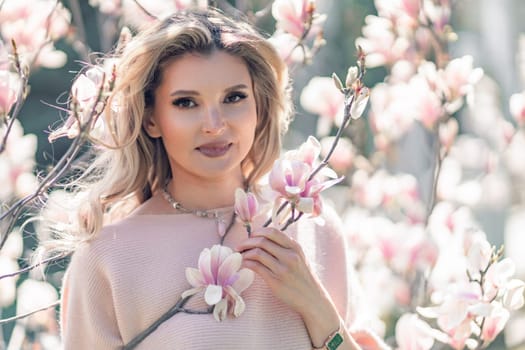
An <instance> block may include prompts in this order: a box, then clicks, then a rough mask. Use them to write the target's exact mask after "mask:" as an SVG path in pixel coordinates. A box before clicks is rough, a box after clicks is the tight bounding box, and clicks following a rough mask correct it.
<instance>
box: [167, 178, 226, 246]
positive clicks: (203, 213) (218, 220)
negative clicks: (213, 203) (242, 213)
mask: <svg viewBox="0 0 525 350" xmlns="http://www.w3.org/2000/svg"><path fill="white" fill-rule="evenodd" d="M162 195H163V196H164V198H165V199H166V200H167V201H168V203H169V204H170V205H171V206H172V207H173V208H174V209H175V210H178V211H179V212H181V213H185V214H193V215H195V216H198V217H200V218H207V219H214V220H215V224H216V226H217V234H218V235H219V236H220V237H224V235H225V234H226V232H227V231H228V230H229V229H230V228H231V225H232V224H233V220H234V218H232V221H231V222H230V224H229V225H228V224H227V222H226V220H225V218H224V215H223V213H221V212H220V211H218V210H216V209H214V210H191V209H187V208H185V207H184V206H183V205H182V204H180V202H177V201H176V200H175V198H173V196H172V195H171V193H170V192H169V191H168V185H167V184H166V186H164V188H163V189H162Z"/></svg>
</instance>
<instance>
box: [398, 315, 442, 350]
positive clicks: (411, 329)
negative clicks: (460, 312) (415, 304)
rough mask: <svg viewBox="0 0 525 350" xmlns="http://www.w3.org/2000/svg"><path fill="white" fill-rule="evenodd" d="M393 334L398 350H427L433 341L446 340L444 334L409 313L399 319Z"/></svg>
mask: <svg viewBox="0 0 525 350" xmlns="http://www.w3.org/2000/svg"><path fill="white" fill-rule="evenodd" d="M395 334H396V342H397V346H398V348H397V349H398V350H429V349H431V348H432V346H433V345H434V339H446V335H445V334H443V333H442V332H440V331H438V330H435V329H433V328H432V327H430V326H429V325H428V324H427V323H426V322H425V321H423V320H421V319H420V318H419V317H418V316H417V315H416V314H411V313H407V314H404V315H403V316H401V317H400V318H399V320H398V321H397V323H396V332H395Z"/></svg>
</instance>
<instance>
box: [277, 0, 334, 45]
mask: <svg viewBox="0 0 525 350" xmlns="http://www.w3.org/2000/svg"><path fill="white" fill-rule="evenodd" d="M272 16H273V17H274V18H275V20H276V21H277V24H276V26H277V28H278V29H280V30H283V31H285V32H287V33H290V34H292V35H293V36H294V37H296V38H297V39H299V38H302V37H303V35H304V34H305V33H306V31H307V30H309V33H308V34H309V35H311V36H314V35H316V34H317V33H319V32H320V31H321V25H322V24H323V22H324V21H325V19H326V16H318V15H315V0H276V1H274V2H273V5H272Z"/></svg>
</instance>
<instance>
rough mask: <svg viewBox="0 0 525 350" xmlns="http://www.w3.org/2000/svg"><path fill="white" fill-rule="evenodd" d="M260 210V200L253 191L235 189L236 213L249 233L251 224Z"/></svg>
mask: <svg viewBox="0 0 525 350" xmlns="http://www.w3.org/2000/svg"><path fill="white" fill-rule="evenodd" d="M258 210H259V202H258V201H257V198H256V197H255V195H254V194H253V193H251V192H248V193H246V192H244V191H243V190H242V189H240V188H237V189H236V190H235V213H236V214H237V217H238V218H239V219H240V220H241V221H242V222H243V224H244V226H246V229H247V230H248V234H250V231H251V227H250V225H251V223H252V221H253V218H254V217H255V215H257V211H258Z"/></svg>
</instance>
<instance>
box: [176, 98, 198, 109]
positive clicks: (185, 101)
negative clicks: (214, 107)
mask: <svg viewBox="0 0 525 350" xmlns="http://www.w3.org/2000/svg"><path fill="white" fill-rule="evenodd" d="M173 105H174V106H176V107H179V108H193V107H195V106H196V105H197V104H196V103H195V102H194V101H193V100H192V99H191V98H187V97H181V98H178V99H176V100H175V101H173Z"/></svg>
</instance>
